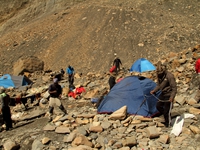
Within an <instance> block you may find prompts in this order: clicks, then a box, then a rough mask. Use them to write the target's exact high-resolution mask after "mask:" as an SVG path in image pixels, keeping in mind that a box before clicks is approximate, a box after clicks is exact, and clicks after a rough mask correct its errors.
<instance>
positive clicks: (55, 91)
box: [48, 78, 67, 120]
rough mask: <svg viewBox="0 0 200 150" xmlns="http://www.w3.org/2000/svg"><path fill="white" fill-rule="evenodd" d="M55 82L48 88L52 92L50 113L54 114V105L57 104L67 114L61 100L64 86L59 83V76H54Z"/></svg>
mask: <svg viewBox="0 0 200 150" xmlns="http://www.w3.org/2000/svg"><path fill="white" fill-rule="evenodd" d="M53 82H54V83H53V84H51V85H50V86H49V89H48V92H49V94H50V98H49V113H50V115H52V114H53V109H54V105H56V106H58V107H59V108H60V109H61V110H62V111H63V112H64V114H66V113H67V112H66V110H65V108H64V107H63V105H62V103H61V101H60V98H61V95H62V88H61V86H60V84H59V83H58V79H57V78H54V79H53ZM50 120H51V118H50Z"/></svg>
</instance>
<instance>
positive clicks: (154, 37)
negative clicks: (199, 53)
mask: <svg viewBox="0 0 200 150" xmlns="http://www.w3.org/2000/svg"><path fill="white" fill-rule="evenodd" d="M18 2H20V3H17V1H16V2H15V3H13V2H12V1H6V0H4V1H2V2H1V3H4V4H5V3H9V5H8V6H10V8H9V11H8V9H1V10H3V12H4V13H3V14H4V15H3V16H2V18H0V21H1V22H0V23H1V28H0V34H1V39H0V52H1V58H2V61H1V62H0V70H1V71H2V73H12V70H13V64H14V63H15V62H16V61H17V60H18V59H19V58H21V57H26V56H30V55H35V56H37V57H39V58H40V59H42V60H43V61H44V62H45V69H53V70H60V68H66V67H67V66H68V64H71V65H72V66H74V68H75V70H76V71H78V72H87V71H107V70H108V69H109V67H110V65H111V63H112V61H113V57H114V56H113V54H114V53H117V54H118V56H119V57H120V59H121V60H122V63H123V65H124V67H125V68H129V67H130V66H131V64H132V63H133V62H134V61H135V60H136V59H138V58H140V57H145V58H148V59H150V60H151V61H156V60H158V58H159V57H161V56H164V55H166V54H168V53H169V52H180V51H182V50H184V49H188V48H190V47H193V46H194V45H196V44H198V43H199V42H200V41H199V39H200V30H199V29H200V24H199V18H200V13H199V12H200V1H199V0H194V1H190V2H189V1H187V0H177V1H176V2H174V1H173V0H158V1H142V0H135V1H130V0H128V1H127V0H120V1H117V2H115V1H114V0H103V1H100V2H97V1H94V0H86V1H81V0H79V1H78V0H73V1H72V0H71V1H62V0H58V1H54V0H51V1H46V0H44V1H43V2H40V1H38V0H32V1H29V0H23V1H19V0H18ZM1 7H5V5H1Z"/></svg>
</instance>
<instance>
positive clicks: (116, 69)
mask: <svg viewBox="0 0 200 150" xmlns="http://www.w3.org/2000/svg"><path fill="white" fill-rule="evenodd" d="M115 66H116V68H115V72H116V74H117V73H118V72H119V71H120V65H118V64H116V65H115Z"/></svg>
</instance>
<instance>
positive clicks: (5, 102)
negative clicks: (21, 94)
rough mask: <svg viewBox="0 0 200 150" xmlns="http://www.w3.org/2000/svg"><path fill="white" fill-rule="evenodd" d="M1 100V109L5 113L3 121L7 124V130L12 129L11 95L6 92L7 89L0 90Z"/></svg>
mask: <svg viewBox="0 0 200 150" xmlns="http://www.w3.org/2000/svg"><path fill="white" fill-rule="evenodd" d="M0 93H1V94H0V102H1V111H2V115H3V121H4V122H5V124H6V131H8V130H9V129H12V128H13V126H12V119H11V112H10V107H9V103H10V96H9V95H8V94H6V93H5V89H1V91H0Z"/></svg>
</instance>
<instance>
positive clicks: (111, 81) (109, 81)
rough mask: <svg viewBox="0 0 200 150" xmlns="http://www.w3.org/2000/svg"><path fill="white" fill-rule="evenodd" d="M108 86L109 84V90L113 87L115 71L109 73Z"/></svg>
mask: <svg viewBox="0 0 200 150" xmlns="http://www.w3.org/2000/svg"><path fill="white" fill-rule="evenodd" d="M108 83H109V86H110V90H111V89H112V88H113V86H114V85H115V84H116V77H115V73H110V78H109V80H108Z"/></svg>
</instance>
